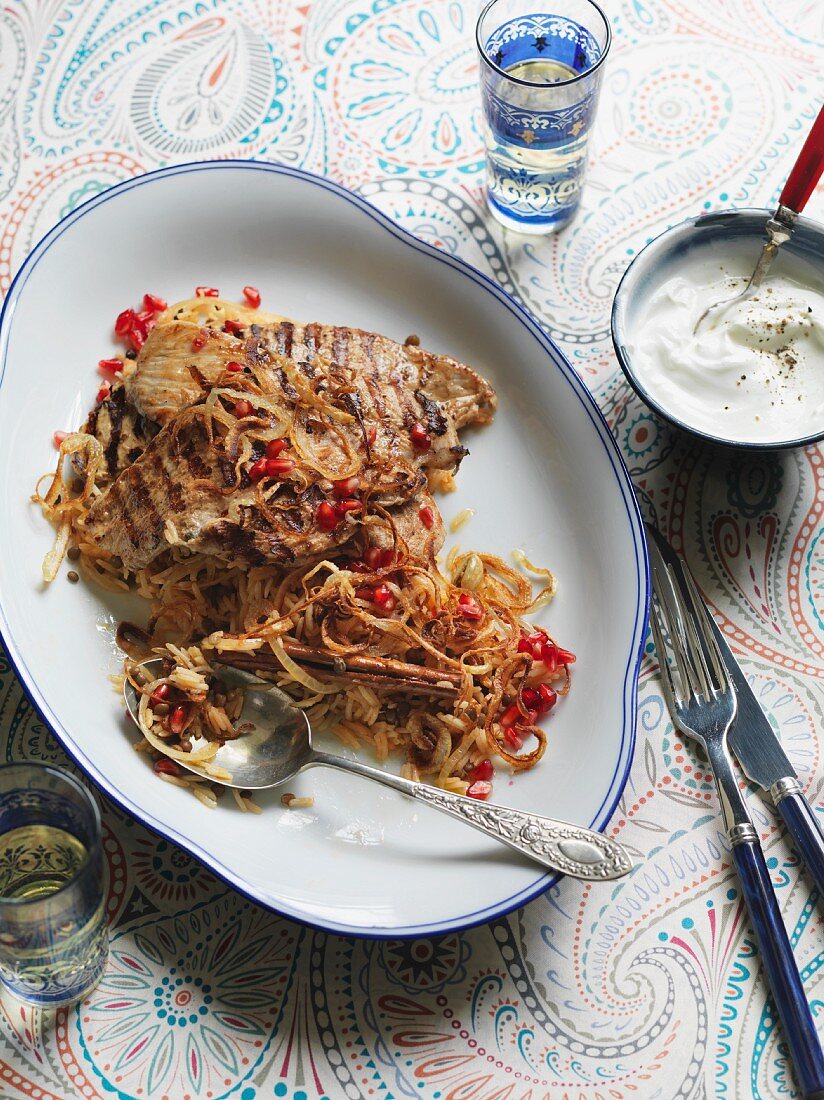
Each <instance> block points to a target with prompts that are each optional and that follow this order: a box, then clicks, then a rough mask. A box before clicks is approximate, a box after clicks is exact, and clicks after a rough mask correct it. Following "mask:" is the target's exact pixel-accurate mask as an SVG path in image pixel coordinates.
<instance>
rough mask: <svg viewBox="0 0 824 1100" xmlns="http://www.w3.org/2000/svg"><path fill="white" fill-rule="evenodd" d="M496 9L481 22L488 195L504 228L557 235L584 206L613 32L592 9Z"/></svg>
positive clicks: (576, 4)
mask: <svg viewBox="0 0 824 1100" xmlns="http://www.w3.org/2000/svg"><path fill="white" fill-rule="evenodd" d="M559 8H560V9H562V10H558V11H555V12H553V13H542V12H536V11H535V3H534V0H491V3H489V4H487V6H486V7H485V8H484V9H483V11H482V12H481V15H480V18H479V19H478V26H477V31H476V39H477V43H478V52H479V54H480V70H481V98H482V103H483V115H484V131H485V134H484V137H485V141H486V168H487V196H488V200H489V208H490V211H491V212H492V214H493V215H494V216H495V217H496V218H497V220H498V221H499V222H501V223H502V224H503V225H505V226H507V227H508V228H509V229H515V230H518V232H520V233H535V234H539V233H552V232H554V231H555V230H557V229H560V228H561V227H562V226H564V225H566V223H567V222H568V221H569V220H570V219H571V218H572V217H573V215H574V214H575V211H576V210H577V208H578V204H579V202H580V200H581V190H582V187H583V183H584V174H585V171H586V161H587V144H588V141H589V133H590V130H591V128H592V123H593V120H594V118H595V109H596V107H597V104H598V93H599V91H600V88H601V77H602V74H603V65H604V60H605V59H606V56H607V53H608V51H609V45H610V40H611V32H610V27H609V22H608V21H607V17H606V16H605V15H604V13H603V12H602V11H601V9H600V8H599V7H598V5H597V4H595V3H593V2H592V0H559Z"/></svg>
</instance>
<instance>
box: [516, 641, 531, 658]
mask: <svg viewBox="0 0 824 1100" xmlns="http://www.w3.org/2000/svg"><path fill="white" fill-rule="evenodd" d="M518 652H519V653H529V654H530V656H531V655H532V646H531V645H530V644H529V642H528V641H527V640H526V638H524V637H521V639H520V640H519V642H518Z"/></svg>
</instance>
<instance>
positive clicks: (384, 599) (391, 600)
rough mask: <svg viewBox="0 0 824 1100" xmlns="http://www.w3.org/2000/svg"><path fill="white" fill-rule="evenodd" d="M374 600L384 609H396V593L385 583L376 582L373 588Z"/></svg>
mask: <svg viewBox="0 0 824 1100" xmlns="http://www.w3.org/2000/svg"><path fill="white" fill-rule="evenodd" d="M372 602H373V603H375V604H377V605H378V607H380V608H382V609H383V610H384V611H394V610H395V604H396V602H397V601H396V600H395V593H394V592H391V591H390V590H389V589H388V588H387V587H386V585H385V584H376V585H375V587H374V588H373V590H372Z"/></svg>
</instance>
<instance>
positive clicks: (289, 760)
mask: <svg viewBox="0 0 824 1100" xmlns="http://www.w3.org/2000/svg"><path fill="white" fill-rule="evenodd" d="M162 665H163V661H162V659H161V658H158V659H157V660H154V661H147V662H146V663H145V664H144V666H143V667H144V668H145V669H147V671H148V672H149V673H150V674H151V675H152V678H155V677H156V676H158V675H160V674H161V669H162ZM220 678H221V680H223V681H224V682H225V683H227V684H230V685H237V686H239V687H242V688H243V690H244V704H243V713H242V714H241V716H240V719H239V721H240V722H243V723H244V724H245V723H249V724H250V725H251V726H252V727H253V728H251V729H249V731H248V732H246V733H244V734H243V736H241V737H238V738H236V739H235V740H233V741H227V742H226V743H225V744H224V745H222V746H221V748H220V750H219V751H218V753H217V755H216V756H215V758H214V763H215V764H217V765H218V766H219V767H221V768H225V769H226V771H227V772H229V773H230V774H231V776H232V778H231V779H230V780H218V779H215V778H214V777H213V776H210V775H208V774H207V773H206V772H204V771H203V770H202V769H200V768H199V767H198V766H197V765H196V764H192V765H187V764H184V765H183V766H184V767H187V768H188V770H189V771H191V772H193V773H194V774H195V775H202V776H204V777H205V778H206V779H209V780H210V781H211V782H213V783H220V784H221V785H222V786H225V787H236V788H238V789H240V790H245V791H254V790H264V789H266V788H268V787H277V786H280V784H282V783H286V782H287V781H288V780H290V779H293V778H294V777H295V776H296V775H297V774H298V772H301V771H303V770H304V769H305V768H313V767H316V766H317V765H325V766H326V767H329V768H338V769H339V770H340V771H345V772H350V773H351V774H354V775H359V776H362V777H363V778H364V779H372V780H374V781H375V782H376V783H382V784H383V786H384V787H391V788H392V789H393V790H395V791H400V793H401V794H405V795H409V797H410V798H415V799H417V800H418V801H420V802H424V803H426V805H427V806H432V807H433V808H434V809H436V810H441V811H442V812H443V813H446V814H449V815H450V816H451V817H456V818H458V820H459V821H464V822H466V824H467V825H473V826H474V827H475V828H476V829H479V830H480V831H481V832H482V833H486V834H487V836H491V837H493V838H494V839H495V840H500V841H501V842H502V843H504V844H508V845H509V847H510V848H514V849H515V851H516V852H520V853H521V855H524V856H527V857H528V858H529V859H532V860H535V862H536V863H541V864H543V866H544V867H549V868H550V869H551V870H553V871H561V872H562V873H563V874H565V875H572V876H573V877H574V878H582V879H613V878H620V877H621V875H625V874H627V872H628V871H630V870H631V869H632V860H631V859H630V857H629V854H628V852H627V851H626V849H625V848H623V847H622V846H621V845H620V844H618V843H616V841H614V840H610V838H609V837H605V836H602V835H601V833H596V832H593V831H592V830H591V829H584V828H582V827H581V826H579V825H570V824H568V823H567V822H564V821H554V820H553V819H552V818H549V817H540V816H539V815H538V814H530V813H525V812H524V811H523V810H513V809H509V808H508V807H505V806H494V805H491V804H490V803H488V802H480V801H478V800H477V799H474V798H465V797H464V796H463V795H458V794H450V793H449V792H448V791H443V790H440V789H439V788H437V787H430V786H429V785H428V784H426V783H415V782H413V781H412V780H409V779H402V778H401V777H400V776H397V775H390V774H389V773H388V772H384V771H381V770H380V769H379V768H371V767H369V765H368V764H361V763H360V762H359V761H357V760H347V759H346V758H345V757H342V756H334V755H333V754H331V753H326V752H318V751H317V750H315V749H313V748H312V729H311V727H310V725H309V721H308V719H307V717H306V715H305V714H304V713H303V711H302V710H301V709H300V708H299V707H296V706H294V705H293V704H292V700H291V699H290V698H289V697H288V696H287V695H284V693H283V692H282V691H280V690H279V689H278V688H276V687H274V686H273V685H272V684H268V683H265V682H264V681H262V680H258V679H256V678H255V677H254V676H251V675H249V674H248V673H245V672H240V671H238V670H236V669H230V668H222V669H221V672H220ZM123 693H124V695H125V698H126V706H127V707H128V709H129V713H130V714H131V716H132V718H134V720H135V721H137V711H138V697H137V693H136V692H135V690H134V688H133V687H132V686H131V684H129V683H128V681H127V682H126V684H125V686H124V689H123Z"/></svg>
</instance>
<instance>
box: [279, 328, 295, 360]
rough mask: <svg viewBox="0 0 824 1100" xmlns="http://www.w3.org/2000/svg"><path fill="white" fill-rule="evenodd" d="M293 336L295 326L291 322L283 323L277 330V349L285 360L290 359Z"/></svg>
mask: <svg viewBox="0 0 824 1100" xmlns="http://www.w3.org/2000/svg"><path fill="white" fill-rule="evenodd" d="M294 335H295V326H294V325H293V324H292V322H291V321H283V322H282V323H281V326H280V328H279V329H278V349H279V350H280V354H281V355H285V356H286V358H287V359H291V357H292V342H293V340H294Z"/></svg>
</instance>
